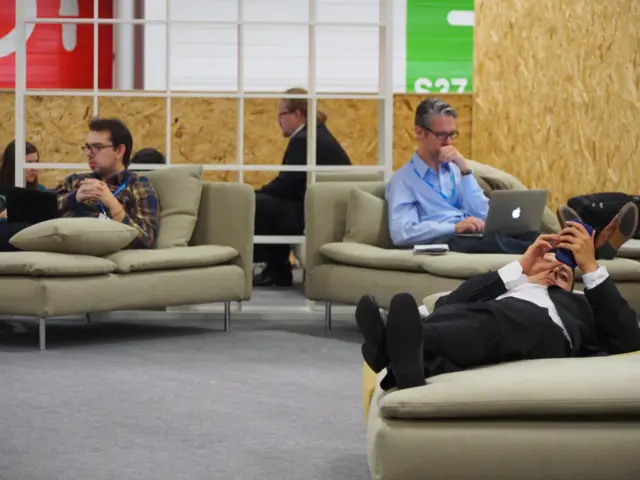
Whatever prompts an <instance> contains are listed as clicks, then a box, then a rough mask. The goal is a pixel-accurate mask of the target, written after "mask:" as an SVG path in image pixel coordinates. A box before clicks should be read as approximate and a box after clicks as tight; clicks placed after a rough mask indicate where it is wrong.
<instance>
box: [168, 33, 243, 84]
mask: <svg viewBox="0 0 640 480" xmlns="http://www.w3.org/2000/svg"><path fill="white" fill-rule="evenodd" d="M170 28H171V89H172V90H214V91H227V90H229V91H235V90H236V88H237V84H238V81H237V78H236V77H237V71H238V43H237V33H236V32H237V28H236V27H235V26H229V25H205V24H202V25H199V24H197V25H187V24H182V25H181V24H177V25H171V26H170Z"/></svg>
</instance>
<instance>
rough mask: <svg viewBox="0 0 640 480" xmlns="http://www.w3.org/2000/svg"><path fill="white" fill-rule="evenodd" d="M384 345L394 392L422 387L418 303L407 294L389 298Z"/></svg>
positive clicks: (422, 374) (423, 380) (423, 379)
mask: <svg viewBox="0 0 640 480" xmlns="http://www.w3.org/2000/svg"><path fill="white" fill-rule="evenodd" d="M385 333H386V344H387V355H389V363H390V365H391V369H392V371H393V374H394V376H395V378H396V384H397V386H398V389H403V388H414V387H420V386H422V385H426V383H427V382H426V381H425V375H424V360H423V351H422V334H423V333H422V320H421V318H420V312H419V310H418V304H417V303H416V301H415V299H414V298H413V296H412V295H411V294H409V293H400V294H398V295H396V296H394V297H393V298H392V299H391V304H390V305H389V314H388V319H387V328H386V330H385Z"/></svg>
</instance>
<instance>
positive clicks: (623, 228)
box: [600, 203, 638, 258]
mask: <svg viewBox="0 0 640 480" xmlns="http://www.w3.org/2000/svg"><path fill="white" fill-rule="evenodd" d="M618 218H619V220H618V225H617V226H616V229H615V230H614V232H613V233H612V234H611V235H610V236H609V238H607V239H606V240H605V241H604V243H603V244H602V245H601V246H600V251H601V253H602V254H604V255H605V256H606V258H613V257H614V256H615V254H616V253H617V252H618V250H620V247H621V246H622V245H623V244H624V243H625V242H627V241H628V240H629V239H630V238H631V237H633V234H634V233H635V231H636V228H637V226H638V208H637V207H636V206H635V204H633V203H628V204H626V205H625V206H624V207H622V209H620V213H618Z"/></svg>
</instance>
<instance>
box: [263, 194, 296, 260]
mask: <svg viewBox="0 0 640 480" xmlns="http://www.w3.org/2000/svg"><path fill="white" fill-rule="evenodd" d="M303 232H304V203H303V202H292V201H290V200H284V199H282V198H276V197H272V196H271V195H267V194H265V193H256V218H255V234H256V235H302V233H303ZM290 253H291V245H255V246H254V247H253V261H254V262H256V263H262V262H265V263H267V264H268V265H270V266H271V267H274V266H284V265H288V263H289V254H290Z"/></svg>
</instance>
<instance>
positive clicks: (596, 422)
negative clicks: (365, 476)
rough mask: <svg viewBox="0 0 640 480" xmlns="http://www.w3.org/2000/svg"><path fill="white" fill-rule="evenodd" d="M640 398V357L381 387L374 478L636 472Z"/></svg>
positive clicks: (534, 365)
mask: <svg viewBox="0 0 640 480" xmlns="http://www.w3.org/2000/svg"><path fill="white" fill-rule="evenodd" d="M381 375H384V371H383V372H381ZM638 398H640V355H624V356H614V357H597V358H571V359H549V360H535V361H525V362H515V363H510V364H503V365H498V366H492V367H487V368H481V369H476V370H472V371H465V372H457V373H452V374H447V375H439V376H436V377H432V378H431V379H429V384H428V385H426V386H424V387H420V388H412V389H407V390H400V391H397V390H395V391H394V390H392V391H389V392H384V391H382V390H381V389H380V387H376V390H375V393H374V394H373V398H372V399H371V403H370V407H369V411H368V416H367V458H368V463H369V470H370V472H371V478H373V479H374V480H423V479H425V478H447V479H455V480H511V479H515V478H517V479H545V480H565V479H570V478H580V479H581V480H602V479H605V478H611V479H614V478H615V479H616V480H617V479H620V480H623V479H625V480H626V479H628V480H632V479H637V478H640V456H639V455H638V451H637V445H638V442H640V402H638Z"/></svg>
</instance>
